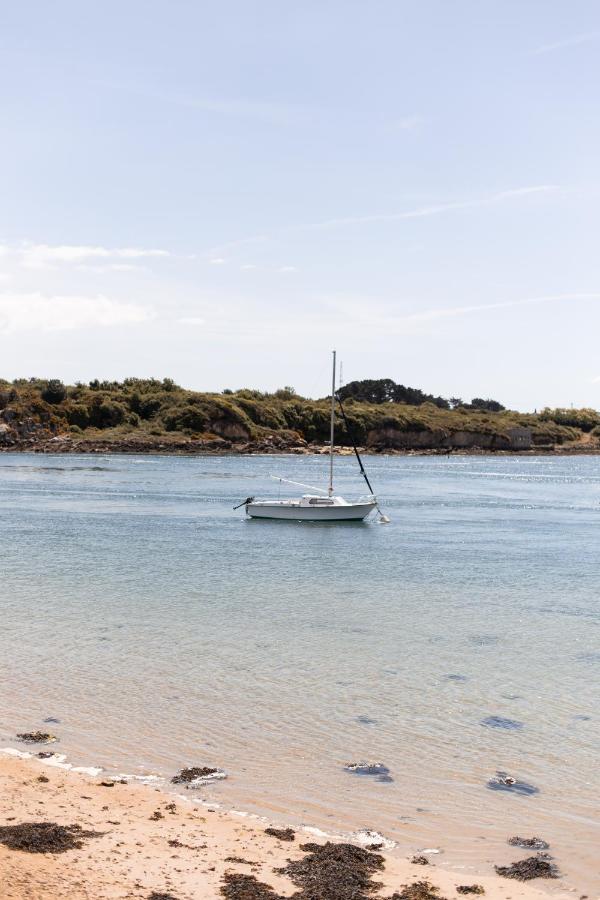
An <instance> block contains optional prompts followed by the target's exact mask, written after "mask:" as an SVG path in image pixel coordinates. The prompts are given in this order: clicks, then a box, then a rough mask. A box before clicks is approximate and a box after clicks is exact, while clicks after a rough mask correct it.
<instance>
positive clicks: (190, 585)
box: [0, 454, 600, 890]
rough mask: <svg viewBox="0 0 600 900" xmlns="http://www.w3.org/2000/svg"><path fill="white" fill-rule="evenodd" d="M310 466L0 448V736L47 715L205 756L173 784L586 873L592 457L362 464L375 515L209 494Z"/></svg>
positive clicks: (595, 480)
mask: <svg viewBox="0 0 600 900" xmlns="http://www.w3.org/2000/svg"><path fill="white" fill-rule="evenodd" d="M325 469H326V463H325V460H324V459H322V458H319V457H275V456H273V457H247V458H233V457H211V458H197V459H187V458H165V457H163V458H160V457H146V456H144V457H126V456H111V457H105V456H100V455H95V456H93V457H92V456H37V455H30V454H2V455H0V520H1V528H2V531H1V535H2V545H1V557H0V559H1V564H0V565H1V578H0V604H1V606H0V609H1V612H2V626H1V628H0V677H1V692H0V740H1V742H2V743H1V745H2V746H15V747H18V746H19V744H18V743H16V742H15V740H14V736H15V734H16V732H17V731H23V730H32V729H37V728H41V727H42V723H43V720H44V719H45V718H47V717H54V718H56V719H59V720H60V721H59V724H53V725H49V726H46V728H49V729H50V730H51V731H54V732H55V733H56V734H57V735H58V736H59V737H60V745H59V746H60V750H61V752H64V753H66V754H68V757H69V759H70V760H71V761H72V762H74V763H78V764H82V763H86V764H91V763H95V764H99V765H102V766H105V767H106V768H107V769H109V770H110V771H114V772H126V773H137V774H140V773H146V772H151V773H158V774H160V775H163V776H165V777H170V776H171V775H172V774H173V773H174V772H175V771H176V770H178V769H179V768H181V767H182V766H184V765H217V766H222V767H223V768H224V769H225V770H226V771H227V772H228V774H229V777H228V779H227V780H226V781H223V782H219V783H215V784H213V785H211V786H207V787H205V788H202V789H201V790H200V791H199V794H201V795H202V796H204V797H206V798H210V799H212V800H215V801H217V802H219V803H221V804H223V805H225V806H230V807H234V806H235V807H238V808H242V809H246V810H249V811H254V812H259V813H265V814H267V815H269V816H271V817H272V818H273V819H274V820H280V821H290V822H292V823H301V822H304V823H307V824H312V825H316V826H319V827H321V828H324V829H325V830H329V831H331V832H350V831H354V830H356V829H358V828H361V827H363V826H367V827H370V828H374V829H377V830H379V831H381V832H382V833H383V834H384V835H385V836H386V837H388V838H391V839H393V840H395V841H397V842H398V847H399V852H402V853H407V852H412V851H415V850H417V849H419V848H439V849H441V850H443V851H444V860H445V862H446V863H447V864H449V865H456V866H459V865H467V866H471V865H473V866H483V867H484V868H485V866H486V865H488V864H489V863H490V862H492V861H493V862H504V861H507V860H509V859H515V858H517V859H518V858H520V857H521V856H523V855H524V854H523V852H522V851H518V850H517V851H515V850H514V849H508V848H507V847H506V839H507V837H508V836H509V835H512V834H520V835H522V836H525V837H531V836H533V835H534V834H535V835H540V836H541V837H543V838H545V839H546V840H548V841H550V843H551V844H552V850H553V852H554V854H555V856H556V858H557V860H558V862H559V863H560V865H561V868H562V870H563V871H564V872H565V874H566V875H567V876H568V878H569V881H570V882H571V883H574V884H575V885H576V886H577V887H580V888H581V889H588V890H589V889H591V888H592V887H596V888H597V887H599V886H600V884H599V882H600V879H599V877H598V875H597V869H598V866H597V855H598V846H599V845H600V826H599V815H598V806H599V803H598V801H599V791H598V787H599V781H600V778H599V771H600V767H599V764H598V756H599V751H600V689H599V683H600V459H599V458H597V457H581V458H577V457H571V458H563V459H561V458H555V457H548V458H546V457H543V458H542V457H499V458H495V457H451V458H445V457H414V458H413V457H377V458H372V459H369V460H368V469H369V474H370V475H371V478H372V481H373V484H374V486H375V488H376V490H377V491H378V493H379V496H380V498H381V501H382V504H383V506H384V509H385V512H386V513H387V514H388V515H389V516H390V517H391V520H392V521H391V523H390V524H389V525H380V524H377V523H371V524H338V525H335V524H330V525H326V524H323V525H318V524H307V523H305V524H296V523H286V522H274V523H270V522H267V521H251V520H246V518H245V516H244V514H243V510H240V511H238V512H233V511H232V506H233V505H234V503H235V502H239V501H240V500H243V499H244V498H245V497H246V496H248V495H250V494H255V495H261V494H272V495H275V496H277V493H278V489H279V488H278V485H277V483H276V482H273V481H271V480H270V479H269V475H270V474H276V475H282V476H286V477H289V478H293V479H296V480H298V481H302V482H307V483H308V484H317V485H318V484H322V483H323V482H324V480H325V476H326V472H325ZM336 470H337V488H338V490H339V491H340V492H341V493H343V494H344V495H346V496H349V497H350V496H353V495H354V496H357V495H358V494H361V493H363V492H364V486H363V485H362V484H361V482H360V480H359V478H358V476H357V473H356V467H355V465H354V463H353V461H352V459H349V458H342V459H340V460H339V461H336ZM295 490H296V489H294V488H291V491H292V493H293V492H294V491H295ZM21 746H22V745H21ZM364 760H368V761H378V762H382V763H384V764H385V766H387V767H388V769H389V774H390V779H385V780H382V781H381V780H377V779H376V778H374V777H369V776H358V775H353V774H349V773H348V772H346V771H344V768H343V766H344V764H346V763H353V762H360V761H364ZM498 771H504V772H507V773H509V774H510V775H511V776H512V777H514V778H516V779H517V780H518V781H519V782H523V783H525V784H526V785H530V786H532V787H533V788H537V792H536V793H518V792H514V791H501V790H500V791H498V790H491V789H490V788H489V787H487V786H486V785H487V782H488V781H489V780H490V779H492V778H493V777H494V776H495V775H496V773H497V772H498Z"/></svg>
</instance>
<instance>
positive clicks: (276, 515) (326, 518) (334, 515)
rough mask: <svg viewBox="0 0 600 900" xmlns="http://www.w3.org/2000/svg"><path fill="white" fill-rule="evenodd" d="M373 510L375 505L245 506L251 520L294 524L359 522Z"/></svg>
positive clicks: (249, 504)
mask: <svg viewBox="0 0 600 900" xmlns="http://www.w3.org/2000/svg"><path fill="white" fill-rule="evenodd" d="M374 509H375V503H348V504H346V505H343V506H342V505H340V506H326V507H316V508H311V507H310V506H300V505H299V504H298V505H295V504H285V505H284V504H283V503H268V502H267V503H265V502H263V503H248V504H246V513H247V514H248V515H249V516H250V517H251V518H252V519H288V520H290V521H296V522H298V521H304V522H361V521H362V520H363V519H366V517H367V516H368V515H369V513H371V512H373V510H374Z"/></svg>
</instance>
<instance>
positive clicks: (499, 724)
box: [481, 716, 523, 731]
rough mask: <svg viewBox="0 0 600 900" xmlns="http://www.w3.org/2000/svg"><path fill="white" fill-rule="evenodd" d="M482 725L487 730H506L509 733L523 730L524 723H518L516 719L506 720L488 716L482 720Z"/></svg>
mask: <svg viewBox="0 0 600 900" xmlns="http://www.w3.org/2000/svg"><path fill="white" fill-rule="evenodd" d="M481 724H482V725H485V727H486V728H504V729H506V730H507V731H510V730H514V731H518V730H519V729H520V728H523V723H522V722H517V721H516V719H505V718H504V717H503V716H488V717H487V719H483V720H482V722H481Z"/></svg>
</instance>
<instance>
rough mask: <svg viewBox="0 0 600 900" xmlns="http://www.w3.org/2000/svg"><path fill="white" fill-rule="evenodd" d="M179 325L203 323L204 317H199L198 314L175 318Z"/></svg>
mask: <svg viewBox="0 0 600 900" xmlns="http://www.w3.org/2000/svg"><path fill="white" fill-rule="evenodd" d="M177 322H178V324H179V325H205V324H206V319H202V318H200V316H183V317H182V318H181V319H177Z"/></svg>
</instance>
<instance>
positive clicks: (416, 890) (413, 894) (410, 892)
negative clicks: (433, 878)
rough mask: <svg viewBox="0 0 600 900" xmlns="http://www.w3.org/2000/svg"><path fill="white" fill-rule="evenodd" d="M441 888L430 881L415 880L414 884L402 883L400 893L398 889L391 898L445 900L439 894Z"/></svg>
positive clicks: (395, 899) (401, 899)
mask: <svg viewBox="0 0 600 900" xmlns="http://www.w3.org/2000/svg"><path fill="white" fill-rule="evenodd" d="M439 890H440V889H439V888H437V887H435V885H433V884H430V882H429V881H415V882H414V883H413V884H404V885H402V890H401V891H400V893H398V891H396V892H395V893H394V894H392V896H391V897H390V900H443V898H441V897H440V896H439Z"/></svg>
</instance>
